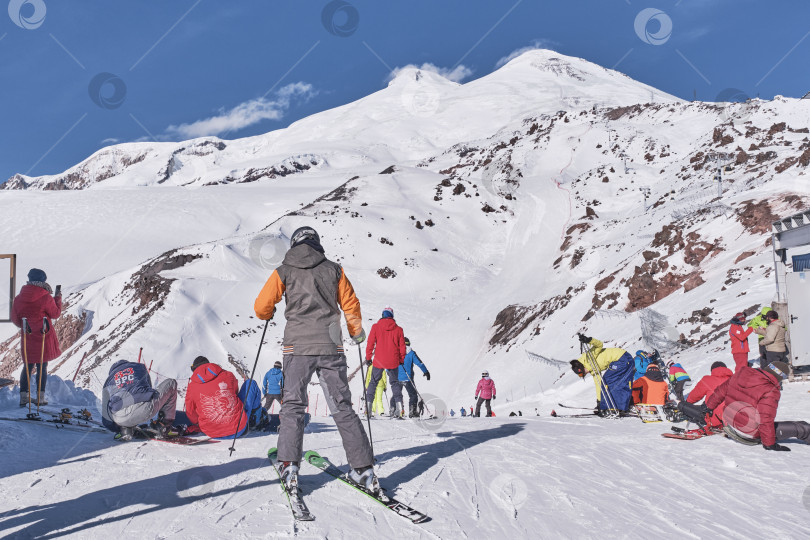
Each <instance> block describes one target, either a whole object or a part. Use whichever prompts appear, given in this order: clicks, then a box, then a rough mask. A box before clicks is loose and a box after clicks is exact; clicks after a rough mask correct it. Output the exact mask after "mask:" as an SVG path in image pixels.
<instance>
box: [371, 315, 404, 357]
mask: <svg viewBox="0 0 810 540" xmlns="http://www.w3.org/2000/svg"><path fill="white" fill-rule="evenodd" d="M405 354H406V350H405V333H404V332H403V331H402V328H400V327H399V326H397V323H396V321H395V320H394V319H387V318H386V319H380V320H379V321H377V322H376V323H374V325H373V326H372V327H371V332H369V334H368V344H367V345H366V358H367V359H368V358H372V355H373V358H374V367H376V368H383V369H397V368H398V367H399V365H400V364H401V363H403V361H404V360H405Z"/></svg>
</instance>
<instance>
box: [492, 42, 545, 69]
mask: <svg viewBox="0 0 810 540" xmlns="http://www.w3.org/2000/svg"><path fill="white" fill-rule="evenodd" d="M553 45H554V42H553V41H552V40H550V39H535V40H534V41H532V44H531V45H529V46H527V47H521V48H520V49H515V50H514V51H512V52H510V53H509V54H507V55H506V56H504V57H503V58H501V59H500V60H498V62H497V63H496V64H495V69H499V68H501V67H503V66H505V65H506V64H508V63H509V62H511V61H512V60H514V59H515V58H517V57H518V56H520V55H521V54H524V53H527V52H529V51H535V50H537V49H552V48H553Z"/></svg>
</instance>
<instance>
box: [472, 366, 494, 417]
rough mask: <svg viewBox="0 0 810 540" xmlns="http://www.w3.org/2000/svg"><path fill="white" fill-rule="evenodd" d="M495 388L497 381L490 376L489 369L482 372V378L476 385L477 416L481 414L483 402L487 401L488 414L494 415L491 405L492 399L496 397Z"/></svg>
mask: <svg viewBox="0 0 810 540" xmlns="http://www.w3.org/2000/svg"><path fill="white" fill-rule="evenodd" d="M496 393H497V392H496V390H495V381H493V380H492V379H490V378H489V371H487V370H484V372H483V373H481V380H480V381H478V386H476V387H475V399H476V400H477V403H476V404H475V417H476V418H479V417H480V416H481V404H482V403H486V405H487V416H494V415H493V414H492V407H490V404H489V403H490V400H493V399H495V398H496V397H497V396H496Z"/></svg>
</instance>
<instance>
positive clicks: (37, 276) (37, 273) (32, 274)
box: [28, 268, 48, 282]
mask: <svg viewBox="0 0 810 540" xmlns="http://www.w3.org/2000/svg"><path fill="white" fill-rule="evenodd" d="M28 281H42V282H44V281H48V276H47V275H45V272H44V271H43V270H40V269H39V268H32V269H31V270H29V271H28Z"/></svg>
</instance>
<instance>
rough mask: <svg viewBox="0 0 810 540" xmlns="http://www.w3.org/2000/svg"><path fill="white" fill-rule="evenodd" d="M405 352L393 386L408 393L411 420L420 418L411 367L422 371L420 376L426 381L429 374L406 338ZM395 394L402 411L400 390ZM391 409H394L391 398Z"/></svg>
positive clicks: (428, 378) (403, 406)
mask: <svg viewBox="0 0 810 540" xmlns="http://www.w3.org/2000/svg"><path fill="white" fill-rule="evenodd" d="M405 351H406V354H405V360H404V361H403V362H402V364H401V365H400V366H399V372H398V373H397V376H398V377H399V380H398V381H397V382H395V383H393V384H397V385H399V386H401V387H402V388H405V390H406V391H407V392H408V409H409V416H410V417H411V418H419V417H420V416H421V415H420V414H419V397H418V394H417V393H416V385H415V384H414V378H413V366H414V365H416V366H418V367H419V369H421V370H422V374H423V375H424V376H425V378H426V379H427V380H430V372H429V371H428V369H427V366H425V364H424V363H422V360H421V359H420V358H419V356H418V355H417V354H416V351H414V350H413V349H411V340H410V339H408V338H405ZM392 386H393V385H392ZM396 394H397V395H398V396H399V405H400V406H401V407H402V409H403V410H405V405H404V403H403V401H402V400H403V398H402V390H399V392H396ZM391 407H392V408H393V407H394V397H393V396H392V397H391Z"/></svg>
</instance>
